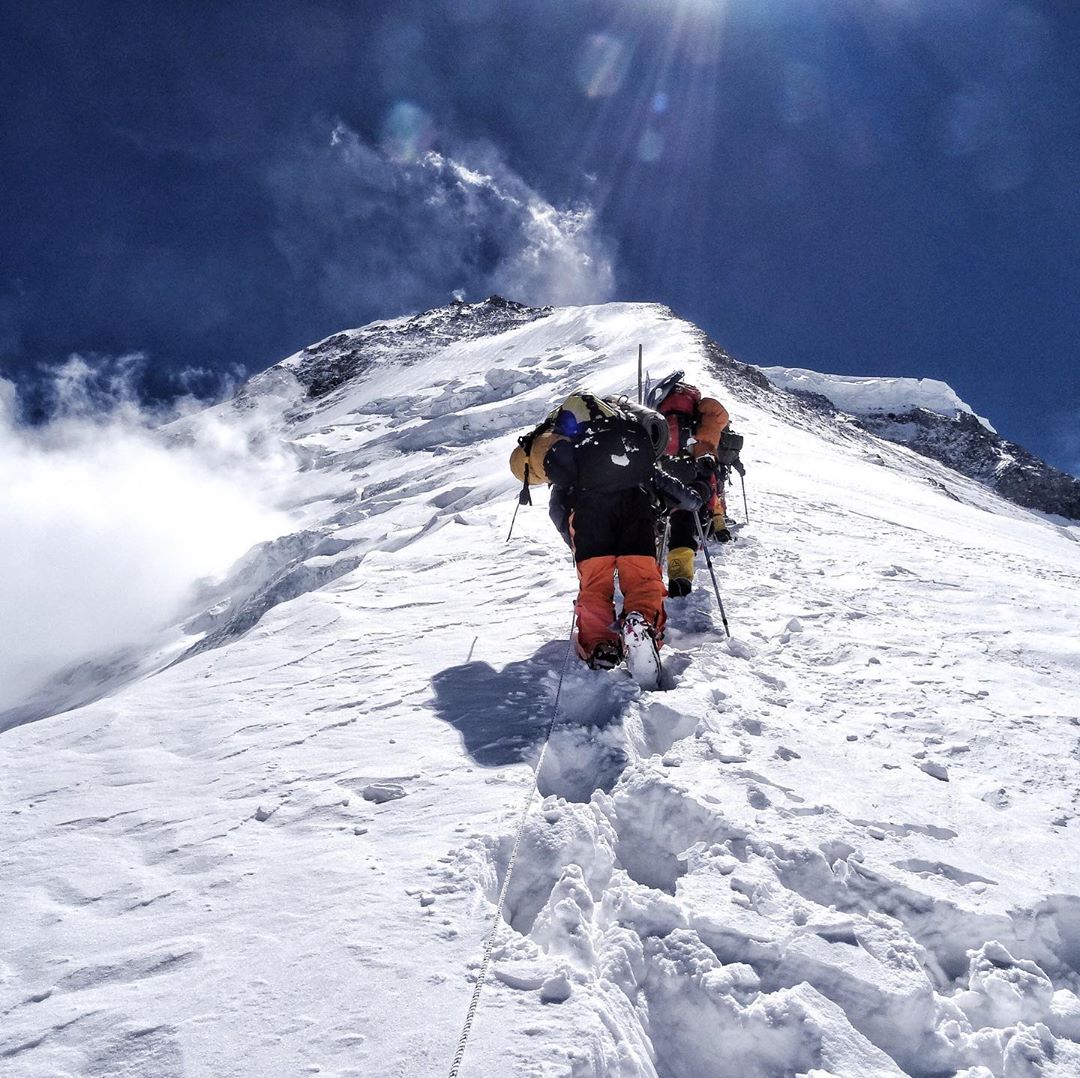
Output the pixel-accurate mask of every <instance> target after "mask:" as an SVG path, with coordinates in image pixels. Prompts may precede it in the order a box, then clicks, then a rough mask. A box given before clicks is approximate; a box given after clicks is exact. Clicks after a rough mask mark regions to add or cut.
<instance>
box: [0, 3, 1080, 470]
mask: <svg viewBox="0 0 1080 1078" xmlns="http://www.w3.org/2000/svg"><path fill="white" fill-rule="evenodd" d="M0 94H2V100H3V102H4V107H3V110H2V113H0V149H2V160H3V183H2V188H0V190H2V194H0V198H2V200H3V213H2V214H0V374H2V375H3V376H4V377H6V378H8V379H10V380H13V381H15V382H16V383H18V384H19V385H20V386H21V387H22V388H23V390H24V392H25V393H26V394H28V396H29V397H30V398H31V399H32V398H33V396H34V392H35V389H37V390H38V391H39V392H40V387H41V386H42V385H44V384H45V382H44V381H43V370H44V369H45V368H46V367H47V366H48V365H49V364H56V363H58V362H60V361H62V360H64V359H65V358H66V357H67V356H68V355H69V354H71V353H72V352H78V353H80V354H82V355H84V356H87V357H89V359H90V361H91V362H97V363H100V364H101V366H102V369H103V370H110V369H114V368H115V361H116V358H117V357H119V356H124V355H128V354H130V353H133V352H139V353H142V354H143V355H144V356H145V362H144V365H143V367H142V370H143V374H142V382H141V385H142V389H143V391H144V392H145V393H146V394H147V395H149V396H156V397H167V396H168V395H170V394H175V393H177V392H181V391H184V390H188V389H194V390H196V391H199V392H210V391H213V390H214V389H215V388H217V387H219V386H220V385H221V384H223V380H224V379H228V378H235V377H237V376H238V375H239V374H241V373H242V372H243V371H247V372H249V373H250V372H253V371H255V370H258V369H260V368H262V367H264V366H267V365H269V364H270V363H272V362H274V361H276V360H277V359H279V358H281V357H282V356H284V355H286V354H288V353H289V352H291V351H294V350H295V349H297V348H299V347H302V346H303V345H305V344H308V343H310V342H311V341H313V340H316V339H318V338H320V337H323V336H326V335H327V334H329V333H332V332H334V331H336V330H338V329H341V328H344V327H346V326H352V325H358V324H361V323H363V322H365V321H369V320H371V319H373V318H378V317H388V316H393V315H396V314H399V313H403V312H405V311H408V310H417V309H421V308H424V307H428V306H434V305H437V304H441V303H445V302H447V301H448V300H449V299H450V298H451V296H452V295H453V294H454V293H455V292H458V293H459V294H463V295H465V296H466V297H467V298H470V299H472V298H480V297H482V296H483V295H484V294H486V293H487V292H488V291H491V290H500V291H503V292H504V293H506V294H509V295H512V296H514V297H515V298H519V299H522V300H524V301H527V302H574V301H583V302H591V301H596V300H603V299H608V298H618V299H641V300H655V301H659V302H663V303H667V304H670V305H671V306H673V307H674V308H675V309H676V311H678V313H679V314H681V315H683V316H685V317H688V318H690V319H692V320H694V321H696V322H698V323H699V324H700V325H702V326H703V327H704V328H705V329H707V330H708V331H709V332H710V333H711V334H712V335H713V336H714V337H716V339H717V340H718V341H720V343H721V344H723V345H724V346H725V347H727V348H728V349H729V350H731V351H732V352H733V353H735V354H736V355H738V356H739V357H740V358H743V359H745V360H747V361H750V362H754V363H760V364H762V365H775V364H783V365H790V366H806V367H812V368H815V369H818V370H824V371H829V372H838V373H865V374H889V375H909V376H926V377H934V378H941V379H944V380H946V381H948V382H949V383H950V384H951V385H953V387H954V388H955V389H956V390H957V392H958V393H959V394H960V396H961V397H963V398H964V399H965V400H967V401H968V402H969V403H970V404H971V405H972V407H973V408H974V409H975V410H976V411H977V412H979V413H980V414H983V415H986V416H987V417H989V418H990V419H991V421H992V422H993V423H994V424H995V426H996V427H997V428H998V429H999V430H1000V431H1001V432H1002V433H1003V434H1005V435H1006V436H1008V437H1011V438H1014V439H1016V440H1018V441H1020V442H1022V443H1023V444H1025V445H1027V446H1028V447H1029V448H1031V449H1033V450H1034V451H1035V452H1037V453H1040V454H1041V455H1043V456H1045V457H1047V459H1049V460H1050V461H1051V462H1052V463H1055V464H1057V465H1059V466H1061V467H1066V468H1069V469H1070V470H1073V471H1076V470H1078V469H1080V446H1078V444H1077V430H1078V428H1080V377H1078V376H1077V372H1076V354H1077V346H1078V341H1080V303H1078V298H1077V297H1078V296H1080V197H1078V193H1080V11H1078V5H1076V4H1074V3H1072V2H1071V0H618V2H614V0H612V2H599V0H532V2H529V3H525V2H523V0H396V2H393V3H382V2H366V3H333V2H325V3H304V2H301V0H293V2H289V3H282V2H278V0H263V2H260V3H209V2H206V3H191V2H189V3H180V4H173V5H144V4H134V3H122V2H112V3H108V4H102V3H93V2H89V0H83V2H80V3H57V2H50V0H45V2H42V3H37V4H25V3H14V2H8V0H0Z"/></svg>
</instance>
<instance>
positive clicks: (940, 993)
mask: <svg viewBox="0 0 1080 1078" xmlns="http://www.w3.org/2000/svg"><path fill="white" fill-rule="evenodd" d="M639 344H641V345H642V346H643V351H644V359H645V365H646V367H647V369H648V372H649V374H650V375H651V376H652V377H654V378H656V377H660V376H663V375H666V374H668V373H670V372H671V371H672V370H674V369H677V368H678V369H683V370H685V371H686V372H687V377H688V378H690V379H691V380H693V381H694V382H695V383H696V384H698V385H700V386H702V387H703V388H705V389H707V391H708V392H709V393H711V394H712V395H715V396H717V397H718V398H720V399H721V400H722V402H723V403H724V404H725V405H726V407H727V408H728V410H729V411H730V413H731V415H732V421H733V426H734V427H735V429H736V430H738V432H739V433H740V434H742V435H744V437H745V439H746V443H745V449H744V452H743V460H744V461H745V463H746V466H747V476H746V480H747V483H746V486H747V503H748V506H749V521H746V520H745V519H744V514H743V513H742V512H741V511H740V510H741V508H742V500H741V495H739V494H738V493H736V494H735V496H733V497H732V499H731V502H732V507H733V509H734V510H736V515H737V516H739V518H740V520H739V525H740V526H739V527H737V528H736V539H735V541H734V542H732V543H729V544H727V545H726V546H725V547H724V548H723V549H722V550H720V549H718V550H717V552H716V554H715V561H716V567H717V574H718V578H719V585H720V588H721V589H722V591H723V597H724V602H725V605H726V607H727V612H728V616H729V619H730V622H731V626H732V631H733V634H734V635H733V637H732V639H730V640H728V639H725V638H724V636H723V634H722V632H721V631H718V630H719V624H718V623H719V618H718V616H717V612H716V609H715V598H714V597H713V595H712V594H711V591H710V590H709V589H708V588H707V587H702V588H699V589H697V590H695V591H694V592H692V593H691V594H690V595H689V596H688V597H686V598H683V599H679V600H671V601H670V605H669V626H668V643H667V646H665V648H664V662H665V667H666V670H667V675H668V683H669V685H670V687H669V688H668V689H667V690H666V691H656V692H643V691H642V690H640V689H639V688H638V687H637V686H636V685H635V684H634V682H633V681H632V680H631V679H630V678H629V677H628V676H627V675H626V673H625V671H619V670H616V671H608V672H594V671H589V670H588V669H586V668H585V667H584V665H583V664H581V663H580V662H578V661H577V660H576V659H575V658H573V657H568V653H569V636H568V634H569V633H570V630H571V623H572V622H571V618H572V606H571V604H572V601H573V596H574V594H575V591H576V580H575V577H574V571H573V567H572V566H571V565H570V564H569V561H568V559H567V556H566V550H565V547H563V546H562V544H561V542H560V541H559V539H558V537H557V536H556V534H555V532H554V529H553V528H552V527H551V524H550V522H549V521H548V519H547V515H546V513H545V512H544V508H543V507H542V506H540V505H538V506H536V507H533V508H531V509H529V508H527V507H524V508H522V509H521V510H520V512H519V513H518V516H517V520H516V523H515V525H514V531H513V535H512V537H511V538H510V539H509V541H508V539H507V535H508V530H509V528H510V523H511V518H512V516H513V513H514V509H515V504H516V498H515V496H516V493H517V486H518V484H517V482H516V481H515V480H514V478H513V477H512V475H511V474H510V471H509V468H508V466H507V461H508V458H509V455H510V452H511V449H512V447H513V446H514V444H515V439H516V437H517V436H518V434H520V433H522V432H523V431H525V430H526V429H528V428H530V427H531V426H532V425H533V424H534V423H535V422H536V421H537V420H539V419H540V418H542V417H543V416H544V415H545V414H546V413H547V411H548V410H549V409H550V408H551V406H552V405H553V404H554V403H556V402H558V401H559V400H560V399H562V398H563V397H565V396H566V395H568V394H569V393H570V392H572V391H573V390H575V389H577V388H579V387H581V386H589V387H591V388H592V389H593V390H595V391H596V392H598V393H601V394H611V393H615V394H618V393H626V394H629V395H631V396H633V395H636V391H637V350H638V345H639ZM213 417H214V419H215V421H216V422H217V423H219V424H220V425H221V426H222V427H223V429H225V430H227V431H231V432H233V433H234V434H235V436H236V438H237V439H247V440H257V441H258V442H259V443H260V444H265V445H271V446H273V447H275V448H276V449H277V450H278V451H280V452H281V453H282V454H284V455H286V456H287V457H288V459H290V460H291V461H293V462H294V464H295V467H294V469H293V470H292V471H291V472H290V473H288V474H283V476H282V478H281V482H280V491H279V497H278V503H279V508H280V509H282V510H284V511H286V512H288V514H289V516H290V520H291V524H290V528H289V530H287V531H286V533H285V534H281V535H276V536H267V538H266V541H265V542H263V543H261V544H259V545H258V546H256V547H255V548H253V549H252V550H251V551H249V552H248V554H247V555H246V556H245V557H244V558H242V559H241V561H240V562H239V563H238V564H237V565H235V566H234V567H233V569H232V570H231V571H230V572H229V573H227V574H226V575H225V576H224V577H223V578H222V579H217V580H206V581H201V582H198V583H197V585H196V586H195V587H193V590H192V594H191V597H190V600H189V602H188V603H187V605H186V606H185V608H184V609H182V610H180V611H178V612H177V616H176V619H175V623H174V624H173V625H171V626H168V627H165V628H163V629H162V631H161V634H160V637H155V638H153V639H147V640H146V641H145V642H144V645H143V646H142V647H141V649H135V651H133V652H132V653H130V654H127V655H126V656H125V657H124V659H123V661H120V660H119V658H118V657H115V656H113V657H110V656H107V655H106V656H99V657H97V658H96V659H95V661H94V664H93V667H92V670H89V671H88V670H87V669H86V668H83V676H81V677H75V676H74V673H75V672H74V671H68V672H65V673H64V674H62V675H60V676H58V677H57V678H55V679H53V682H52V683H51V684H50V685H49V686H47V687H46V688H44V689H43V690H42V692H41V693H40V694H39V695H38V696H37V697H36V698H35V699H34V700H30V701H27V702H26V703H25V704H24V705H22V706H21V709H19V710H18V711H17V713H16V712H10V713H8V714H7V715H6V716H4V717H0V729H3V728H4V727H7V728H6V729H3V732H2V733H0V776H2V779H0V783H2V785H0V789H2V799H0V813H2V818H3V820H4V833H3V839H4V854H3V858H4V871H3V873H0V907H2V908H3V910H4V914H5V922H4V923H5V943H6V947H5V949H4V953H3V956H2V959H0V1013H2V1014H3V1019H4V1020H3V1025H2V1026H0V1060H2V1061H3V1064H4V1065H5V1066H6V1067H7V1068H8V1069H10V1070H11V1073H13V1074H16V1073H17V1074H19V1075H27V1076H46V1075H49V1076H51V1075H57V1074H85V1075H95V1074H120V1073H123V1074H127V1075H133V1076H142V1078H150V1076H153V1078H180V1076H189V1075H191V1076H194V1075H208V1074H210V1075H215V1076H233V1075H237V1076H241V1075H243V1076H252V1078H254V1076H260V1078H262V1076H268V1075H274V1076H276V1075H281V1076H285V1075H290V1076H291V1075H296V1074H302V1073H317V1072H323V1073H334V1074H342V1075H344V1074H364V1075H374V1074H379V1075H382V1074H388V1075H389V1074H393V1075H402V1076H405V1075H407V1076H409V1078H413V1076H429V1075H431V1076H435V1075H443V1074H446V1073H447V1072H448V1070H449V1067H450V1061H451V1060H452V1058H453V1055H454V1050H455V1047H456V1045H457V1043H458V1038H459V1036H460V1034H461V1030H462V1025H463V1023H464V1020H465V1015H466V1009H467V1007H468V1004H469V999H470V996H471V993H472V991H473V982H474V979H475V977H476V975H477V972H478V970H479V967H480V963H481V959H482V957H483V948H484V941H485V939H486V937H487V934H488V931H489V928H490V925H491V923H492V922H491V919H492V915H493V910H494V903H495V900H496V896H497V895H498V894H499V891H500V888H501V886H502V884H503V883H504V881H506V879H507V873H508V871H509V868H510V864H511V859H512V854H513V852H514V851H515V849H516V852H517V856H516V861H515V862H514V869H513V873H512V875H511V876H510V878H509V883H508V887H507V894H506V906H505V923H503V924H501V925H500V927H499V931H498V934H497V936H496V939H495V946H494V950H493V953H492V964H491V972H490V976H489V977H488V980H487V983H486V986H485V988H484V991H483V993H482V995H481V997H480V1003H479V1009H478V1011H477V1012H476V1016H475V1021H474V1022H473V1025H472V1039H471V1040H470V1041H469V1044H468V1050H467V1052H466V1054H465V1057H464V1064H463V1066H462V1068H461V1072H460V1073H461V1074H462V1075H463V1076H468V1075H493V1076H503V1075H507V1076H509V1075H533V1076H537V1078H538V1076H540V1075H545V1076H551V1078H556V1076H558V1078H711V1076H729V1075H730V1076H735V1075H737V1076H739V1078H772V1076H777V1075H789V1074H790V1075H797V1074H801V1075H811V1074H813V1075H817V1076H821V1078H824V1076H825V1075H832V1076H836V1078H868V1076H882V1078H883V1076H901V1075H911V1076H919V1078H928V1076H930V1075H958V1076H959V1075H963V1076H964V1078H976V1076H979V1078H985V1076H986V1075H1000V1076H1007V1078H1017V1076H1027V1075H1036V1074H1038V1075H1041V1076H1043V1078H1052V1076H1053V1078H1065V1076H1071V1075H1075V1074H1077V1073H1080V865H1078V863H1077V859H1076V857H1075V849H1076V841H1077V831H1078V828H1080V809H1078V805H1080V780H1078V778H1077V768H1076V754H1077V751H1078V745H1080V741H1078V738H1080V726H1078V722H1080V719H1078V717H1077V713H1076V671H1077V669H1080V643H1078V641H1080V547H1078V540H1080V528H1078V527H1077V526H1076V525H1071V524H1067V523H1062V522H1060V521H1057V520H1050V519H1047V518H1046V517H1045V516H1044V515H1041V514H1039V513H1037V512H1033V511H1029V510H1026V509H1020V508H1017V506H1016V505H1015V504H1013V503H1011V502H1009V501H1006V500H1005V499H1003V498H1002V497H1001V496H1000V495H999V494H998V493H996V492H995V491H993V490H991V489H989V488H988V487H987V486H986V485H985V484H984V483H981V482H978V481H976V480H975V479H972V478H970V477H968V476H966V475H963V474H960V473H959V472H958V471H956V470H954V469H952V468H949V467H946V466H945V465H944V464H942V463H941V462H940V461H938V460H934V459H930V458H928V457H925V456H922V455H919V454H916V453H913V452H912V451H911V450H910V449H909V448H907V447H906V446H904V445H897V444H895V443H894V442H893V441H890V440H887V439H884V438H882V437H879V436H878V435H877V434H875V433H873V432H872V431H871V430H870V429H867V425H865V424H864V422H863V421H861V420H860V421H858V422H856V421H855V420H853V419H852V418H851V417H850V416H848V415H845V414H843V413H839V412H837V411H836V409H835V408H834V407H833V406H832V405H829V406H827V407H826V406H824V405H823V404H822V403H821V401H820V400H819V399H817V398H809V397H800V396H798V395H793V394H791V393H789V392H786V391H783V390H781V389H778V388H776V387H775V386H774V385H773V384H772V383H771V382H770V381H769V380H768V379H767V378H766V377H765V376H764V375H763V374H761V372H759V371H757V370H756V369H754V368H750V367H746V366H745V365H743V364H741V363H738V362H736V361H735V360H734V359H732V357H730V356H729V355H728V354H727V353H726V352H724V351H723V349H721V348H720V347H719V346H718V345H716V344H715V342H712V341H710V340H709V339H708V338H707V337H706V336H705V335H704V334H703V333H702V332H701V331H700V330H699V329H697V328H696V327H695V326H693V325H691V324H689V323H687V322H685V321H682V320H680V319H678V318H677V317H676V316H675V315H674V314H673V313H672V312H671V311H670V310H668V309H666V308H664V307H659V306H655V305H648V304H606V305H602V306H595V307H578V308H554V309H547V308H545V309H531V308H527V307H522V306H520V305H517V304H513V303H511V302H509V301H506V300H501V299H498V298H495V297H493V298H492V299H490V300H487V301H485V302H484V303H480V304H455V305H453V306H450V307H446V308H441V309H439V310H437V311H431V312H427V313H425V314H422V315H418V316H416V317H413V318H404V319H396V320H393V321H388V322H379V323H375V324H373V325H372V326H368V327H364V328H363V329H359V330H349V331H346V332H344V333H341V334H336V335H335V336H333V337H330V338H328V339H327V340H325V341H323V342H320V343H319V344H317V345H314V346H312V347H311V348H307V349H304V350H303V351H302V352H299V353H297V354H296V355H295V356H292V357H289V358H288V359H286V360H285V361H283V362H282V363H280V364H278V365H276V366H275V367H272V368H270V369H269V370H267V371H266V372H264V373H263V374H260V375H258V376H256V377H255V378H253V379H251V380H250V381H249V382H248V383H247V384H246V385H245V386H244V387H243V388H242V390H241V391H240V393H239V394H238V395H237V397H236V398H235V399H234V400H232V401H229V402H226V403H224V404H222V405H218V406H217V407H216V408H215V409H214V410H213ZM941 418H943V419H946V421H948V422H952V421H953V420H951V419H948V418H947V417H941ZM972 422H975V423H977V420H972ZM191 423H192V420H191V419H188V420H182V421H180V422H178V423H176V424H173V425H172V426H171V427H169V428H167V429H165V430H163V431H162V432H161V436H162V439H163V440H165V441H167V442H169V443H170V444H173V443H175V444H177V445H182V444H183V443H184V440H185V438H188V437H190V435H191V426H190V424H191ZM539 500H541V501H542V496H541V498H540V499H539ZM702 575H704V574H701V573H699V577H700V576H702ZM556 697H557V698H558V701H559V703H558V711H557V712H555V711H554V710H553V709H554V707H555V700H556ZM553 718H554V730H553V734H552V737H551V740H550V743H549V747H548V749H547V752H546V754H545V755H544V757H543V766H542V767H541V768H540V769H539V772H538V774H537V775H536V776H535V780H534V775H533V766H534V765H535V762H536V760H537V759H538V757H539V754H540V750H541V746H542V744H543V740H544V737H545V735H546V731H547V729H548V726H549V723H551V721H552V719H553ZM35 719H36V720H38V721H31V720H35ZM534 781H535V782H536V784H537V785H538V787H539V794H540V796H539V797H537V798H536V801H535V803H534V804H532V808H531V811H530V812H529V813H528V816H527V818H526V821H525V824H524V827H523V829H522V830H521V832H520V836H521V842H520V846H515V838H516V836H517V835H518V828H519V820H520V818H521V814H522V812H523V811H524V810H525V808H526V806H527V805H528V804H529V803H530V802H529V800H528V799H529V796H530V793H531V790H532V786H533V783H534Z"/></svg>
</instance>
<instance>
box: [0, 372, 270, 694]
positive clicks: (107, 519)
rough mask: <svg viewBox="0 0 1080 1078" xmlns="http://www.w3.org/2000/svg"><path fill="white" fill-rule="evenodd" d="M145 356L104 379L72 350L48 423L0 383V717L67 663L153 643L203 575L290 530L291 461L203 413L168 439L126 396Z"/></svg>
mask: <svg viewBox="0 0 1080 1078" xmlns="http://www.w3.org/2000/svg"><path fill="white" fill-rule="evenodd" d="M137 362H138V357H125V358H124V359H123V360H121V361H119V362H116V363H113V364H111V365H109V366H108V370H109V371H110V372H111V373H110V375H109V377H108V378H107V379H104V380H103V379H102V378H101V377H100V376H99V375H97V374H95V373H94V371H93V370H92V369H91V367H90V366H89V365H88V364H87V363H86V362H85V361H84V360H82V359H80V358H79V357H73V358H72V359H71V360H70V361H69V362H68V363H67V364H66V365H65V366H64V367H62V368H60V369H59V370H58V371H57V373H56V376H55V380H54V387H53V398H54V404H55V414H54V417H53V419H52V420H51V421H50V422H48V423H46V424H45V425H43V426H40V427H31V426H27V425H24V424H22V423H20V422H19V419H18V396H17V393H16V390H15V388H14V386H13V385H12V384H11V383H10V382H7V381H3V380H0V564H2V565H3V567H4V571H3V573H0V640H2V641H3V647H2V648H0V712H3V711H4V710H6V709H7V708H10V707H13V706H15V705H16V704H18V703H20V702H21V701H22V700H23V699H24V698H25V697H26V696H27V694H29V693H31V692H33V691H36V690H38V689H40V688H41V687H42V686H43V684H44V683H45V682H46V681H47V680H48V678H49V676H50V675H52V674H54V673H56V672H57V671H59V670H61V669H66V668H70V667H71V666H73V665H74V664H77V663H79V662H83V661H86V660H89V659H92V658H100V657H104V656H108V655H109V654H110V653H112V652H115V651H116V650H118V649H122V648H126V647H130V646H132V645H134V644H137V643H140V642H143V641H145V639H146V638H147V637H148V636H149V635H150V634H152V633H154V632H155V631H156V630H159V629H160V628H161V627H162V626H163V625H164V624H165V623H166V622H168V621H169V620H170V619H174V618H175V617H176V615H177V613H178V611H179V609H180V607H181V605H182V603H183V601H184V599H185V598H186V597H187V596H188V595H189V594H190V592H191V589H192V586H193V585H194V584H195V582H196V581H198V580H199V579H200V578H205V577H213V576H215V575H218V574H221V573H222V572H224V570H226V569H227V568H228V567H229V565H230V564H231V563H232V562H233V561H235V560H236V558H238V557H239V556H240V555H241V554H243V553H244V552H245V551H246V550H247V549H248V548H249V547H251V545H252V544H253V543H256V542H258V541H259V540H262V539H266V538H268V537H270V536H273V535H276V534H277V533H278V532H280V531H281V530H282V528H283V527H284V517H283V516H282V515H281V514H279V513H277V512H275V511H274V510H273V509H272V508H271V504H272V498H271V496H270V494H269V493H268V491H269V486H270V485H271V484H272V483H274V482H275V481H276V479H277V478H279V477H280V476H281V473H282V469H287V468H288V467H289V463H288V461H287V460H286V459H285V458H283V457H281V456H280V455H277V456H265V455H259V454H257V453H255V452H253V451H252V450H251V449H250V441H249V439H248V438H247V437H246V435H245V433H244V432H243V431H239V430H237V429H236V427H235V425H233V426H231V427H229V428H225V427H223V426H221V425H220V424H217V423H215V422H214V421H213V420H212V419H210V417H209V416H203V417H200V419H199V421H198V423H197V424H196V425H194V426H192V427H191V431H192V435H191V437H190V438H188V439H185V444H183V445H181V444H179V443H177V442H175V441H170V440H169V439H168V438H167V437H165V436H163V435H162V433H161V432H160V430H159V429H156V427H155V423H157V422H160V419H161V417H160V416H154V415H152V414H148V413H145V412H143V411H142V410H140V408H139V406H138V405H137V404H136V403H135V401H134V397H133V395H132V393H131V392H130V389H129V386H130V380H129V378H128V374H129V373H130V371H131V370H132V369H133V368H134V367H135V366H136V364H137Z"/></svg>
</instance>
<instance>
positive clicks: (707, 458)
mask: <svg viewBox="0 0 1080 1078" xmlns="http://www.w3.org/2000/svg"><path fill="white" fill-rule="evenodd" d="M694 471H695V474H696V475H697V477H698V479H711V478H712V476H713V475H715V473H716V457H714V456H713V455H712V454H711V453H703V454H702V455H701V456H700V457H698V458H697V460H695V461H694Z"/></svg>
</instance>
